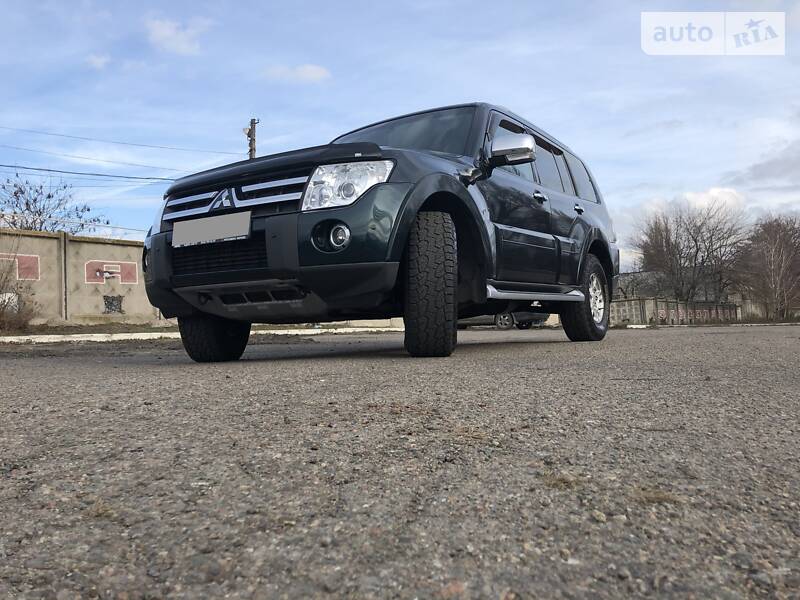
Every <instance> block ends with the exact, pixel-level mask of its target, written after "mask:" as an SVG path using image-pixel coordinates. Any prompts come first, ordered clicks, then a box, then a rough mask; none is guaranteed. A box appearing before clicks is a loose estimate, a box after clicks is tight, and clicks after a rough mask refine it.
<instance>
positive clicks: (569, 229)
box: [535, 137, 587, 285]
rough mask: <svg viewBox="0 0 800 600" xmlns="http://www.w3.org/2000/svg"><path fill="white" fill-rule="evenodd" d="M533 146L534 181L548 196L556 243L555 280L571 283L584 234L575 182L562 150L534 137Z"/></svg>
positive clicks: (573, 281) (578, 260) (574, 279)
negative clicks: (534, 155)
mask: <svg viewBox="0 0 800 600" xmlns="http://www.w3.org/2000/svg"><path fill="white" fill-rule="evenodd" d="M536 146H537V147H536V162H535V165H536V174H537V180H538V183H539V185H540V186H541V188H542V189H541V191H542V193H544V194H546V196H547V198H548V200H547V201H548V202H549V204H550V225H551V229H550V230H551V231H552V233H553V235H554V236H555V238H556V240H557V243H558V250H559V251H558V283H561V284H564V285H574V284H576V283H577V277H578V265H579V264H580V257H581V248H582V247H583V241H584V239H585V238H586V234H587V231H586V228H585V227H584V223H583V221H582V218H581V215H582V213H583V210H584V207H583V202H582V201H581V199H580V198H578V197H576V195H575V185H574V183H573V181H572V177H571V176H570V172H569V170H568V169H567V162H566V158H565V156H564V153H563V151H562V150H561V149H560V148H558V147H557V146H554V145H553V144H550V143H549V142H547V141H545V140H543V139H541V138H538V137H537V138H536Z"/></svg>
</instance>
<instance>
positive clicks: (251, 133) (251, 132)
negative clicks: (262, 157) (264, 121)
mask: <svg viewBox="0 0 800 600" xmlns="http://www.w3.org/2000/svg"><path fill="white" fill-rule="evenodd" d="M258 123H260V121H259V120H258V119H255V118H253V119H250V127H245V128H244V129H243V130H242V131H244V134H245V135H246V136H247V146H248V148H247V150H248V157H249V158H251V159H253V158H255V157H256V125H258Z"/></svg>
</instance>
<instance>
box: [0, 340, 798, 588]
mask: <svg viewBox="0 0 800 600" xmlns="http://www.w3.org/2000/svg"><path fill="white" fill-rule="evenodd" d="M459 338H460V341H461V343H460V345H459V347H458V348H457V349H456V352H455V354H454V355H453V356H452V357H451V358H448V359H412V358H409V357H407V356H406V355H405V354H404V352H403V351H402V337H401V336H400V335H397V334H383V335H362V336H327V335H326V336H320V337H317V338H314V339H270V338H265V337H263V336H259V339H258V340H257V341H256V342H255V343H254V344H252V345H251V346H250V347H249V348H248V350H247V352H246V354H245V356H244V359H243V360H242V361H241V362H238V363H233V364H223V365H197V364H193V363H191V362H190V361H189V360H188V359H187V358H186V356H185V355H184V353H183V351H182V349H181V348H180V346H179V344H178V343H176V342H173V341H159V342H146V343H137V342H131V343H114V344H76V345H67V344H63V345H62V344H56V345H48V346H41V347H33V346H0V516H1V517H2V519H1V520H0V598H40V597H45V598H55V599H57V600H66V599H69V598H92V597H102V598H161V597H172V598H221V597H226V598H251V597H256V598H282V597H287V598H314V597H355V598H370V597H374V598H385V597H399V598H413V597H419V598H444V599H447V598H498V599H504V600H511V599H512V598H561V597H564V598H597V597H599V598H604V597H620V596H647V595H649V596H653V595H658V596H660V597H661V596H666V597H669V596H676V597H694V598H740V597H777V598H797V597H799V596H800V497H798V490H800V425H799V424H800V369H798V367H799V366H800V327H749V328H732V327H731V328H697V329H662V330H657V331H654V330H646V331H643V330H636V331H634V330H628V331H612V332H611V333H610V334H609V336H608V338H607V339H606V340H605V341H604V342H601V343H593V344H592V343H588V344H573V343H569V342H567V341H566V338H565V336H564V334H563V333H562V332H561V331H512V332H496V331H489V330H487V331H468V332H460V334H459Z"/></svg>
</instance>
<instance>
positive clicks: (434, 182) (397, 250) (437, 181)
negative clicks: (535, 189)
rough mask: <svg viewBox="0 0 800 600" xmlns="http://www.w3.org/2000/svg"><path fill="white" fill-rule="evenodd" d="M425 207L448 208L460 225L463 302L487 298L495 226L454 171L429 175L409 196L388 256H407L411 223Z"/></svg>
mask: <svg viewBox="0 0 800 600" xmlns="http://www.w3.org/2000/svg"><path fill="white" fill-rule="evenodd" d="M479 201H482V198H480V199H479ZM423 211H441V212H446V213H448V214H449V215H450V216H451V218H452V219H453V223H454V224H455V226H456V236H457V239H458V265H459V278H458V279H459V291H458V298H459V302H460V303H465V302H475V303H482V302H485V301H486V285H485V282H486V279H487V278H489V277H491V274H492V273H493V272H494V267H495V258H496V254H495V244H494V240H493V235H494V228H493V226H492V225H491V222H490V221H488V211H484V212H483V214H485V215H486V217H484V216H482V211H481V210H480V209H479V208H478V206H477V204H476V198H475V197H474V195H473V194H472V193H470V191H469V190H468V189H467V188H465V187H464V185H463V184H462V183H461V182H460V181H458V180H457V179H456V178H454V177H452V176H450V175H446V174H443V173H435V174H432V175H428V176H427V177H425V178H423V179H422V180H421V181H420V182H419V183H418V184H417V185H416V186H415V187H414V189H413V190H412V191H411V193H410V194H409V195H408V196H407V197H406V200H405V201H404V203H403V207H402V209H401V214H400V217H399V218H398V225H397V227H396V228H395V230H394V232H393V235H392V239H391V241H390V244H389V256H388V257H387V259H388V260H393V261H402V260H403V255H404V253H405V248H406V245H407V243H408V235H409V231H410V228H411V225H412V223H413V222H414V219H415V218H416V216H417V214H418V213H419V212H423Z"/></svg>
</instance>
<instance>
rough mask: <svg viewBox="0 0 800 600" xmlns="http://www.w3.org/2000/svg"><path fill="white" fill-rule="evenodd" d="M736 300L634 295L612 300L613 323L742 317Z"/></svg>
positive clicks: (670, 322)
mask: <svg viewBox="0 0 800 600" xmlns="http://www.w3.org/2000/svg"><path fill="white" fill-rule="evenodd" d="M738 309H739V307H737V306H736V305H735V304H715V303H713V302H678V301H676V300H665V299H664V298H630V299H626V300H614V301H613V302H612V303H611V314H610V317H611V326H612V327H613V326H615V325H701V324H703V323H730V322H734V321H738V320H740V313H739V310H738Z"/></svg>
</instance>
